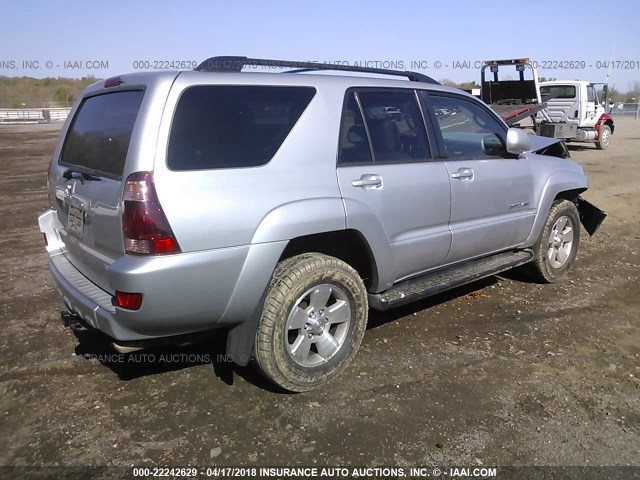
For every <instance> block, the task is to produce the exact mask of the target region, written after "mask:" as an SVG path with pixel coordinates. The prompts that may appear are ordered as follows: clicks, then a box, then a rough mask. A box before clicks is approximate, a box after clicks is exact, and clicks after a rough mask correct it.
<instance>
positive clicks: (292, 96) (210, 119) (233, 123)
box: [167, 86, 315, 170]
mask: <svg viewBox="0 0 640 480" xmlns="http://www.w3.org/2000/svg"><path fill="white" fill-rule="evenodd" d="M314 95H315V89H314V88H312V87H262V86H197V87H191V88H189V89H187V90H186V91H185V92H184V93H183V94H182V96H181V97H180V100H179V101H178V106H177V108H176V112H175V116H174V119H173V125H172V127H171V136H170V138H169V151H168V158H167V163H168V165H169V168H170V169H172V170H204V169H215V168H241V167H256V166H259V165H264V164H266V163H268V162H269V161H270V160H271V158H273V156H274V155H275V153H276V152H277V151H278V149H279V148H280V146H281V145H282V142H284V140H285V138H287V135H289V132H290V131H291V129H292V128H293V126H294V125H295V123H296V122H297V121H298V119H299V118H300V116H301V115H302V112H303V111H304V109H305V108H306V107H307V105H309V102H310V101H311V99H312V98H313V96H314Z"/></svg>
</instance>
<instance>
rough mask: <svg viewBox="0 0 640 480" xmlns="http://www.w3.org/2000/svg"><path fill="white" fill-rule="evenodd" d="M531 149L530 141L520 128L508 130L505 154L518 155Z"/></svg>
mask: <svg viewBox="0 0 640 480" xmlns="http://www.w3.org/2000/svg"><path fill="white" fill-rule="evenodd" d="M530 149H531V139H530V138H529V135H528V134H527V133H526V132H525V131H524V130H522V129H520V128H510V129H509V130H507V152H509V153H513V154H514V155H520V154H521V153H523V152H526V151H528V150H530Z"/></svg>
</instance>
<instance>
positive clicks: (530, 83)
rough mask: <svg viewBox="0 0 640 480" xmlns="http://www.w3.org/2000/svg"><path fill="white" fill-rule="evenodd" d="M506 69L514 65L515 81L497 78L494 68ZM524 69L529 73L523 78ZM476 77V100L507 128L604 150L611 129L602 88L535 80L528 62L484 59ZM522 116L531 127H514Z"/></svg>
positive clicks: (583, 83) (533, 67)
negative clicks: (488, 74) (478, 82)
mask: <svg viewBox="0 0 640 480" xmlns="http://www.w3.org/2000/svg"><path fill="white" fill-rule="evenodd" d="M507 67H515V71H516V72H517V74H518V79H517V80H511V79H508V80H500V78H499V71H500V69H501V68H502V69H505V68H507ZM487 70H489V72H490V73H491V76H490V78H487ZM527 71H528V72H530V74H529V75H526V76H525V73H526V72H527ZM525 77H530V78H525ZM480 79H481V85H480V98H481V99H482V100H483V101H484V102H485V103H486V104H487V105H489V106H490V107H491V108H492V109H493V110H494V111H495V112H496V113H497V114H498V115H500V116H501V117H502V119H503V120H504V121H505V122H506V123H507V125H509V126H510V127H512V126H513V127H518V126H521V127H522V128H525V129H530V130H529V131H530V133H535V134H536V135H541V136H544V137H551V138H559V139H562V140H564V141H566V142H590V143H595V144H596V147H597V148H598V149H600V150H604V149H606V148H608V147H609V144H610V142H611V136H612V134H613V132H614V129H615V126H614V124H613V118H612V117H611V115H609V114H608V113H606V112H607V91H608V86H607V84H605V83H591V82H586V81H581V80H566V81H558V80H554V81H549V82H540V81H539V80H538V70H537V67H536V64H535V62H532V61H530V60H529V59H528V58H518V59H508V60H487V61H485V62H484V63H483V65H482V67H481V70H480ZM598 85H602V97H603V99H604V102H602V103H601V102H600V101H599V100H598V93H597V91H596V90H597V89H596V86H598ZM527 118H529V119H531V125H528V126H525V125H523V124H521V123H520V122H522V121H523V120H525V119H527Z"/></svg>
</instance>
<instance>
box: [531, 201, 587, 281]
mask: <svg viewBox="0 0 640 480" xmlns="http://www.w3.org/2000/svg"><path fill="white" fill-rule="evenodd" d="M579 246H580V216H579V214H578V209H577V207H576V206H575V204H574V203H573V202H570V201H569V200H556V201H555V202H554V203H553V205H552V206H551V209H550V210H549V214H548V215H547V220H546V222H545V224H544V228H543V230H542V234H541V235H540V238H539V239H538V242H537V243H536V244H535V245H534V257H533V261H532V262H531V263H529V264H527V265H525V266H524V267H525V268H524V269H525V271H526V273H528V274H529V276H531V277H532V278H533V279H534V280H536V281H539V282H542V283H553V282H556V281H558V280H560V279H561V278H563V277H564V276H565V275H566V274H567V273H569V270H570V269H571V265H573V261H574V260H575V258H576V254H577V253H578V247H579Z"/></svg>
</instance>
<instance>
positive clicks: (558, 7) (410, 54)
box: [0, 0, 640, 90]
mask: <svg viewBox="0 0 640 480" xmlns="http://www.w3.org/2000/svg"><path fill="white" fill-rule="evenodd" d="M610 5H613V6H610ZM639 19H640V2H636V1H634V0H629V1H626V2H616V3H615V4H610V3H609V4H608V3H606V2H602V1H601V0H580V1H574V2H560V1H547V0H537V1H535V2H524V1H517V0H512V1H488V0H487V1H484V2H483V1H471V0H469V1H466V0H463V1H439V2H428V1H426V0H415V1H414V0H404V1H402V2H393V1H391V0H386V1H375V0H369V1H349V0H341V1H336V0H327V1H323V2H320V1H315V2H312V1H274V2H259V1H253V2H251V1H245V0H240V1H233V2H231V1H187V0H185V1H162V0H156V1H134V0H127V1H123V0H107V1H99V2H84V1H76V0H62V1H52V0H33V1H13V0H0V75H5V76H23V75H27V76H34V77H46V76H54V77H55V76H65V77H82V76H88V75H94V76H97V77H106V76H110V75H116V74H119V73H127V72H131V71H133V70H136V69H139V68H141V67H142V68H144V67H146V66H147V64H146V63H145V62H150V63H149V64H148V65H149V66H154V65H155V66H162V64H158V63H155V62H157V61H167V62H170V61H186V62H200V61H202V60H204V59H206V58H207V57H210V56H214V55H246V56H253V57H264V58H278V59H286V60H312V61H340V62H349V63H350V64H353V63H354V62H356V61H358V62H365V61H366V62H369V63H368V65H369V66H391V67H401V68H403V69H407V70H417V71H422V72H423V73H426V74H428V75H431V76H432V77H434V78H436V79H443V78H449V79H452V80H454V81H458V82H461V81H471V80H476V81H479V72H478V70H477V69H476V68H475V67H477V65H478V63H477V62H479V61H482V60H486V59H494V58H517V57H523V56H524V57H530V58H531V59H534V60H536V61H537V62H538V67H539V75H541V76H545V77H556V78H558V79H580V80H590V81H597V82H602V81H604V80H605V78H606V76H607V73H610V79H609V83H610V84H612V85H613V84H615V86H616V88H617V89H619V90H626V89H629V88H630V87H631V83H632V82H633V81H635V80H638V81H640V27H639V23H638V22H639ZM611 60H614V61H620V63H617V64H616V67H617V68H613V69H611V70H610V69H608V68H607V66H606V64H605V62H608V61H611ZM25 62H26V63H25ZM141 62H142V63H141ZM376 62H378V63H376ZM384 62H386V63H384ZM412 62H418V63H413V64H412ZM438 62H439V63H438ZM465 62H468V63H465ZM557 62H563V65H564V66H565V67H568V68H566V69H557V68H553V67H555V66H556V63H557ZM568 62H574V63H573V65H571V64H570V63H568ZM189 65H191V64H189ZM454 66H456V67H461V68H454ZM469 66H470V67H471V68H467V67H469ZM105 67H107V68H105ZM420 67H424V68H420ZM436 67H439V68H436Z"/></svg>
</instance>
